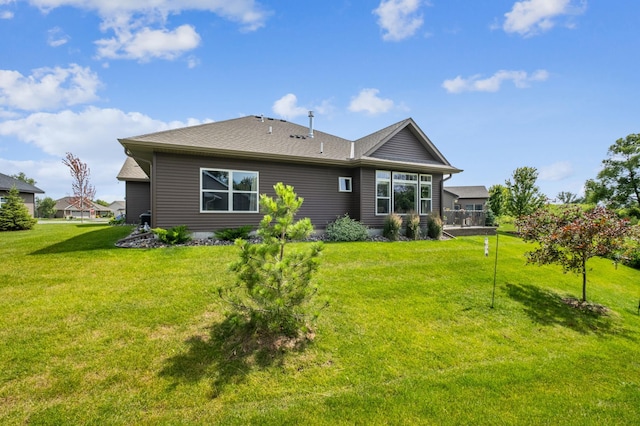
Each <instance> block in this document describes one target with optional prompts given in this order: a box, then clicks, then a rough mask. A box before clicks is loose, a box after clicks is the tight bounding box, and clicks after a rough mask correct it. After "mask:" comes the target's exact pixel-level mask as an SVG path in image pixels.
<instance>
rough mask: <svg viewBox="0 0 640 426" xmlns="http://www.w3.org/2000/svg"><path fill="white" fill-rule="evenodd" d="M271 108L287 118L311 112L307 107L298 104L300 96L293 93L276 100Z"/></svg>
mask: <svg viewBox="0 0 640 426" xmlns="http://www.w3.org/2000/svg"><path fill="white" fill-rule="evenodd" d="M271 110H272V111H273V112H274V113H276V114H278V115H279V116H281V117H284V118H286V119H287V120H291V119H293V118H295V117H299V116H301V115H306V114H308V112H309V110H308V109H307V108H305V107H301V106H298V97H297V96H296V95H294V94H293V93H288V94H286V95H284V96H283V97H281V98H280V99H278V100H277V101H275V102H274V103H273V106H272V107H271Z"/></svg>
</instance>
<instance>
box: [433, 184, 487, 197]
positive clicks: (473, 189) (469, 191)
mask: <svg viewBox="0 0 640 426" xmlns="http://www.w3.org/2000/svg"><path fill="white" fill-rule="evenodd" d="M444 190H445V191H448V192H450V193H452V194H455V195H457V196H458V198H489V191H487V188H486V187H485V186H482V185H477V186H445V187H444Z"/></svg>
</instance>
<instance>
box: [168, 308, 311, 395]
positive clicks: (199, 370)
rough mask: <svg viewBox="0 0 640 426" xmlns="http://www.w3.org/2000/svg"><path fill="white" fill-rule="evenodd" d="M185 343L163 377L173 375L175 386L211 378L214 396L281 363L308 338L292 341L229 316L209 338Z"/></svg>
mask: <svg viewBox="0 0 640 426" xmlns="http://www.w3.org/2000/svg"><path fill="white" fill-rule="evenodd" d="M186 343H187V344H188V346H189V348H188V350H187V352H185V353H182V354H179V355H176V356H173V357H171V358H169V359H168V360H167V363H166V364H167V365H166V366H165V368H164V369H163V370H162V371H161V372H160V376H161V377H171V378H173V379H174V380H175V382H174V383H173V387H175V386H177V385H178V384H179V383H180V382H198V381H200V380H203V379H207V378H212V379H213V381H212V383H211V397H212V398H216V397H218V396H219V395H220V394H221V393H222V392H223V391H224V389H225V387H226V386H227V385H230V384H239V383H242V382H243V381H244V380H245V379H246V377H247V376H248V375H249V374H250V373H251V371H253V370H256V369H263V368H267V367H269V366H272V365H282V364H283V362H284V357H285V355H286V353H287V352H290V351H291V350H294V351H302V350H304V348H305V347H306V345H307V340H304V341H297V342H296V343H295V344H292V342H291V339H287V338H283V337H281V336H270V335H265V334H260V333H258V332H256V330H255V329H254V328H253V327H251V326H250V325H249V324H246V323H240V322H238V320H237V318H235V317H229V318H227V319H225V320H224V321H223V322H221V323H218V324H214V325H213V326H212V327H211V328H210V335H209V336H208V338H205V337H203V336H193V337H191V338H189V339H188V340H187V341H186Z"/></svg>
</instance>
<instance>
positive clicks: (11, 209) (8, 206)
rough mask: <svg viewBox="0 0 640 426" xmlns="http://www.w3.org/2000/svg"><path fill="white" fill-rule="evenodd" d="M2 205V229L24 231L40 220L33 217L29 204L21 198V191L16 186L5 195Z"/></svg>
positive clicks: (0, 212) (0, 210) (0, 208)
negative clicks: (28, 207) (28, 208)
mask: <svg viewBox="0 0 640 426" xmlns="http://www.w3.org/2000/svg"><path fill="white" fill-rule="evenodd" d="M5 199H6V200H5V202H4V203H3V204H2V207H0V231H23V230H27V229H31V228H33V226H34V225H35V224H36V223H37V222H38V221H37V220H36V219H34V218H33V217H31V215H30V214H29V210H27V206H25V205H24V201H22V198H20V191H18V189H17V188H16V187H15V186H14V187H13V188H11V189H10V190H9V193H8V194H7V195H6V196H5Z"/></svg>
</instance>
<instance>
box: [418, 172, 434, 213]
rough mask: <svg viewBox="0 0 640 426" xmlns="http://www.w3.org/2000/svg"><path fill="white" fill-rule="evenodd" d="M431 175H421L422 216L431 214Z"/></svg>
mask: <svg viewBox="0 0 640 426" xmlns="http://www.w3.org/2000/svg"><path fill="white" fill-rule="evenodd" d="M431 194H432V185H431V175H420V214H429V213H431V200H432V195H431Z"/></svg>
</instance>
